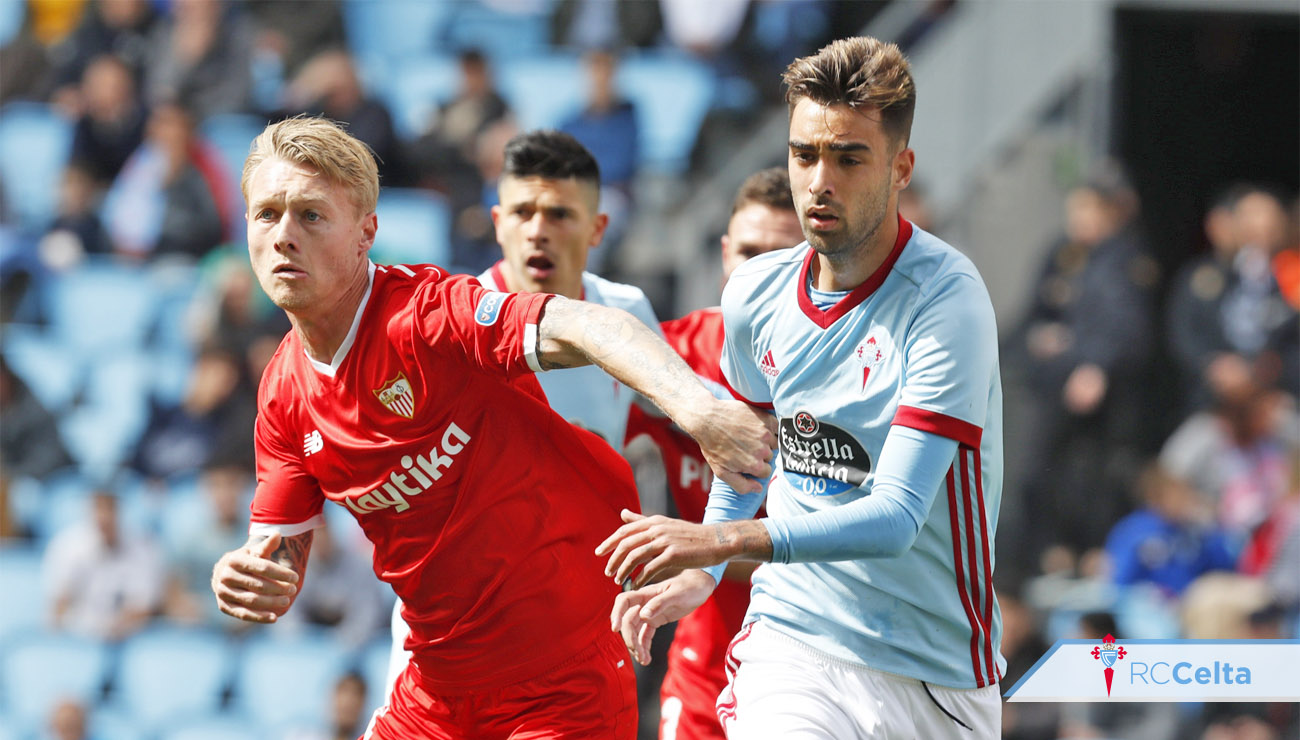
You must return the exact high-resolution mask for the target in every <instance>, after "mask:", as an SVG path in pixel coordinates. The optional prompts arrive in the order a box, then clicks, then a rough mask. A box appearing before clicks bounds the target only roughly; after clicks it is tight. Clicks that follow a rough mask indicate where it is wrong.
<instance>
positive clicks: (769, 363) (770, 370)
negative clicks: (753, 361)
mask: <svg viewBox="0 0 1300 740" xmlns="http://www.w3.org/2000/svg"><path fill="white" fill-rule="evenodd" d="M758 368H759V369H760V370H762V371H763V374H764V375H770V376H772V377H773V378H775V377H776V374H777V373H779V372H781V371H780V370H777V369H776V360H775V359H774V358H773V357H772V350H770V349H769V350H768V351H767V352H766V353H764V355H763V359H762V361H760V362H759V363H758Z"/></svg>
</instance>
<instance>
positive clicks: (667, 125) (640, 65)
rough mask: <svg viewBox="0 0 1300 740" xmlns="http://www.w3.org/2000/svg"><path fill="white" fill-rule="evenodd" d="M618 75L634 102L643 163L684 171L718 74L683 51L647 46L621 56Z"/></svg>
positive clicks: (621, 87)
mask: <svg viewBox="0 0 1300 740" xmlns="http://www.w3.org/2000/svg"><path fill="white" fill-rule="evenodd" d="M616 79H617V81H618V89H619V90H620V91H621V92H622V93H623V94H624V95H626V96H627V97H628V99H629V100H631V101H632V102H634V103H635V104H636V110H637V117H638V123H640V129H641V157H642V160H643V162H644V164H645V165H646V166H647V167H649V168H651V169H653V170H656V171H659V172H662V173H665V174H670V175H676V174H681V173H682V172H685V171H686V168H687V166H688V165H689V163H690V162H689V159H690V154H691V147H692V146H693V145H694V144H695V138H696V135H697V134H698V133H699V131H700V125H701V124H702V123H704V116H705V114H707V113H708V112H709V108H711V107H712V106H713V100H714V97H715V95H716V94H717V87H718V83H717V77H716V75H715V74H714V73H713V71H712V70H711V69H709V67H707V66H706V65H704V64H701V63H700V62H698V61H696V60H694V59H691V58H690V57H688V56H685V55H683V54H677V53H665V52H650V53H645V54H639V55H635V56H629V57H628V58H626V59H624V60H623V61H622V63H621V64H620V65H619V68H618V75H617V78H616Z"/></svg>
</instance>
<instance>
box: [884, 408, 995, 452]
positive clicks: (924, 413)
mask: <svg viewBox="0 0 1300 740" xmlns="http://www.w3.org/2000/svg"><path fill="white" fill-rule="evenodd" d="M894 423H895V424H897V425H898V426H901V427H909V428H911V429H918V430H920V431H922V432H929V433H931V434H938V435H940V436H942V437H947V438H948V439H955V440H957V443H958V444H963V445H966V446H967V447H973V448H976V449H978V448H979V446H980V438H981V437H983V436H984V430H983V429H981V428H980V427H978V426H976V425H974V424H971V423H970V422H968V421H962V420H961V419H957V418H954V417H951V416H948V415H946V414H941V413H939V412H938V411H928V410H926V409H919V408H916V407H915V406H899V407H898V413H896V414H894Z"/></svg>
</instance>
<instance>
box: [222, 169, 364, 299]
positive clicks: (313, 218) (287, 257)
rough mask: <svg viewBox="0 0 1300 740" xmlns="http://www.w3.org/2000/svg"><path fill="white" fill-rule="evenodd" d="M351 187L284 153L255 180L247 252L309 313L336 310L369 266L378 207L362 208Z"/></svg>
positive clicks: (280, 291) (273, 285)
mask: <svg viewBox="0 0 1300 740" xmlns="http://www.w3.org/2000/svg"><path fill="white" fill-rule="evenodd" d="M358 210H359V209H358V208H357V207H356V206H355V205H353V201H352V198H351V197H350V195H349V193H348V191H347V188H345V187H344V186H343V185H342V184H341V183H336V182H332V181H330V180H327V179H325V178H324V177H321V176H320V175H319V173H317V172H316V171H315V170H312V169H310V168H307V167H304V166H302V165H299V164H296V163H293V162H288V161H285V160H283V159H267V160H265V161H264V162H262V163H261V164H260V165H258V167H257V169H256V170H255V171H254V172H253V175H252V177H251V178H250V179H249V182H248V213H247V214H246V218H247V220H248V254H249V258H250V259H251V261H252V264H253V272H254V273H255V274H256V275H257V281H258V282H259V283H260V284H261V285H262V290H264V291H266V295H267V296H269V297H270V299H271V301H272V302H273V303H275V305H277V306H279V307H280V308H282V309H284V310H285V311H288V312H290V313H292V314H296V315H299V316H302V317H311V316H312V315H314V314H319V313H323V312H328V311H332V310H334V308H335V304H336V303H337V302H338V298H339V296H340V295H341V294H343V293H345V292H346V291H347V290H348V289H349V288H350V287H353V286H354V285H355V283H356V281H357V280H358V279H360V280H364V279H365V274H366V254H367V252H369V250H370V246H371V244H373V243H374V239H375V229H376V220H375V214H373V213H368V214H362V213H358Z"/></svg>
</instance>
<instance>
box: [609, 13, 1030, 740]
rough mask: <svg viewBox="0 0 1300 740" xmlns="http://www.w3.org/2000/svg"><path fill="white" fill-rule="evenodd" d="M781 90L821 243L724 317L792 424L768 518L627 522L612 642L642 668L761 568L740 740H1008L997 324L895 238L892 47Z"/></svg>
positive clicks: (859, 48) (939, 262) (753, 506)
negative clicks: (736, 573) (729, 580)
mask: <svg viewBox="0 0 1300 740" xmlns="http://www.w3.org/2000/svg"><path fill="white" fill-rule="evenodd" d="M784 81H785V84H786V101H787V103H788V104H789V107H790V141H789V168H790V181H791V186H792V188H791V189H792V191H793V194H794V199H795V203H796V204H797V208H798V213H799V218H800V221H801V223H802V226H803V232H804V235H805V236H806V237H807V239H808V243H807V245H806V246H805V245H801V246H799V247H796V248H795V249H793V250H788V251H780V252H774V253H771V254H767V255H763V256H761V257H756V258H754V259H752V260H750V261H749V262H747V263H745V264H744V265H742V266H741V267H740V268H738V269H737V270H736V272H735V273H733V274H732V276H731V280H730V281H729V282H728V283H727V287H726V290H725V291H724V292H723V296H722V313H723V321H724V323H725V325H726V340H725V342H724V345H723V351H722V361H721V365H722V374H723V377H724V379H725V380H726V381H727V384H728V385H729V386H730V387H731V389H732V390H733V392H734V393H735V394H736V395H738V396H740V397H743V398H745V399H748V400H749V401H750V403H751V404H754V405H755V406H758V407H762V408H769V409H773V410H774V411H775V413H776V415H777V417H778V418H779V419H780V431H779V435H778V436H779V439H780V462H781V465H780V468H779V473H778V474H777V475H775V476H774V477H773V479H772V481H771V483H770V486H769V490H768V498H767V510H768V516H767V517H765V518H763V519H761V520H752V519H751V518H750V517H752V516H753V515H754V513H755V512H756V511H757V510H758V508H759V504H760V503H761V499H760V497H758V496H750V495H746V494H740V493H737V492H735V491H733V490H731V489H730V488H729V486H728V485H727V483H726V481H715V482H714V485H713V490H712V492H711V494H710V498H709V507H708V510H707V512H706V514H705V517H704V521H705V522H706V523H705V524H692V523H687V522H681V521H677V520H672V519H668V518H666V517H642V516H640V515H638V514H634V513H632V512H624V515H623V518H624V520H625V521H627V522H628V524H626V525H625V526H623V527H621V528H620V529H619V530H618V531H617V532H615V533H614V534H613V535H612V536H611V537H609V538H608V539H607V540H606V541H605V542H604V543H602V544H601V546H600V548H598V550H597V553H598V554H602V555H606V554H607V555H609V556H610V558H609V561H608V563H607V565H606V572H607V573H608V574H610V575H612V576H613V577H614V578H615V580H616V581H619V582H622V581H623V580H624V579H631V581H632V584H633V586H634V587H636V590H635V591H632V592H628V593H623V594H620V595H619V597H618V599H617V600H616V601H615V608H614V611H613V614H612V615H611V624H612V626H613V627H614V629H615V630H616V631H619V632H621V634H622V635H623V639H624V642H625V643H626V644H627V645H628V646H629V647H630V648H632V649H633V650H634V651H635V652H636V655H637V657H638V659H639V660H641V661H644V660H645V659H646V657H645V656H646V649H647V647H648V646H649V639H650V638H651V637H652V636H653V632H654V630H655V629H656V628H657V627H659V626H661V625H662V624H664V623H666V622H668V621H671V620H673V619H676V618H679V617H681V616H684V615H685V614H687V613H689V612H690V611H691V610H692V609H693V608H695V607H696V606H698V605H699V604H700V603H702V602H703V601H704V599H706V598H707V597H708V596H709V594H710V593H712V591H713V590H714V588H715V587H716V585H717V582H718V578H719V573H720V572H721V570H722V567H721V566H720V565H717V564H723V563H726V562H727V561H729V560H758V561H761V562H763V563H764V564H763V565H761V566H759V568H758V569H757V570H756V571H755V573H754V577H753V591H752V601H751V603H750V607H749V612H748V614H747V615H746V618H745V621H746V625H745V627H744V628H743V629H742V630H741V632H740V634H739V635H738V636H737V637H736V639H735V640H734V641H733V642H732V644H731V647H730V648H729V649H728V655H727V673H728V679H729V681H728V686H727V689H726V690H725V691H724V693H723V695H722V697H720V698H719V700H718V717H719V719H720V720H721V721H722V725H723V728H724V730H725V731H726V733H727V736H728V737H729V738H732V739H733V740H735V739H736V738H771V737H793V736H799V737H818V738H836V739H837V740H842V739H846V738H885V737H924V738H970V737H979V738H996V737H998V736H999V735H1000V727H1001V714H1002V707H1001V697H1000V696H999V692H998V682H999V678H1000V676H1001V674H1002V672H1003V670H1004V667H1005V661H1003V660H1002V658H1001V656H1000V655H999V647H998V646H999V639H1000V632H1001V617H1000V614H999V611H998V607H997V601H996V599H995V597H994V594H993V589H992V579H993V536H994V529H995V527H996V523H997V514H998V506H999V503H1000V500H1001V488H1002V428H1001V426H1002V422H1001V411H1002V410H1001V404H1002V397H1001V383H1000V379H999V375H998V354H997V352H998V341H997V328H996V324H995V320H994V316H993V307H992V305H991V303H990V301H989V297H988V292H987V290H986V289H985V287H984V283H983V281H982V280H981V278H980V277H979V274H978V273H977V272H976V270H975V267H974V266H973V265H972V264H971V262H970V261H969V260H968V259H967V258H966V257H964V256H962V255H961V254H960V253H959V252H957V250H955V249H953V248H952V247H950V246H949V245H947V244H945V243H944V242H942V241H940V240H939V239H938V238H936V237H934V236H933V235H931V234H928V233H926V232H924V231H922V230H920V229H918V228H915V227H913V225H912V224H911V223H909V222H908V221H905V220H903V219H902V218H901V217H899V215H898V193H899V191H901V190H903V189H904V188H906V187H907V185H908V182H909V181H910V179H911V176H912V170H913V166H914V162H915V155H914V153H913V151H912V150H911V149H910V148H909V147H908V138H909V135H910V130H911V122H912V113H913V110H914V107H915V100H916V92H915V87H914V85H913V82H912V77H911V73H910V71H909V69H908V64H907V62H906V60H905V59H904V58H903V55H902V53H901V52H900V51H899V49H898V47H897V46H895V45H894V44H886V43H883V42H880V41H878V40H876V39H871V38H850V39H843V40H839V41H835V42H833V43H832V44H830V45H828V46H827V47H825V48H824V49H822V50H821V51H820V52H819V53H818V54H816V55H814V56H811V57H805V58H803V59H798V60H796V61H795V62H794V63H793V64H791V65H790V66H789V67H788V68H787V70H786V73H785V77H784ZM702 567H709V570H707V571H705V570H698V568H702ZM682 568H686V570H681V569H682ZM664 576H668V577H667V578H666V580H662V581H659V582H657V583H656V582H654V581H655V580H656V579H659V578H662V577H664ZM647 584H649V585H647Z"/></svg>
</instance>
